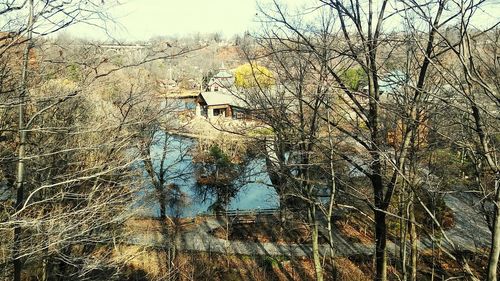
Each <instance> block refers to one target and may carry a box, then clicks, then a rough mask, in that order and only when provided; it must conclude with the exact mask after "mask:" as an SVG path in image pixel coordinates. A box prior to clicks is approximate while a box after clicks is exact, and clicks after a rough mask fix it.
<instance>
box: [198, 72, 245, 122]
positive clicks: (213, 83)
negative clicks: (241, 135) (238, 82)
mask: <svg viewBox="0 0 500 281" xmlns="http://www.w3.org/2000/svg"><path fill="white" fill-rule="evenodd" d="M208 90H209V91H207V92H203V93H200V94H199V95H198V97H197V98H196V116H201V117H205V118H213V117H228V118H233V119H241V118H244V116H245V115H246V112H247V110H246V109H245V108H246V107H245V104H244V102H243V101H242V100H240V99H238V98H237V97H236V96H235V95H234V93H235V91H236V89H235V88H234V76H233V75H232V74H231V73H230V72H228V71H227V70H225V69H224V66H223V67H222V68H221V69H220V71H219V72H218V73H217V74H215V75H214V76H213V77H212V78H211V79H210V81H209V82H208Z"/></svg>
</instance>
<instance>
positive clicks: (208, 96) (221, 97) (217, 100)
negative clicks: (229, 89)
mask: <svg viewBox="0 0 500 281" xmlns="http://www.w3.org/2000/svg"><path fill="white" fill-rule="evenodd" d="M200 96H201V97H202V98H203V100H204V101H205V102H206V103H207V105H209V106H210V105H223V104H228V105H231V106H237V107H244V103H243V101H241V100H240V99H238V98H237V97H235V96H233V95H231V94H226V93H223V92H203V93H201V94H200Z"/></svg>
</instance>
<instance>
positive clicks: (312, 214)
mask: <svg viewBox="0 0 500 281" xmlns="http://www.w3.org/2000/svg"><path fill="white" fill-rule="evenodd" d="M309 222H311V223H312V248H313V260H314V270H315V271H316V280H317V281H323V267H322V266H321V257H320V254H319V243H318V236H319V229H318V221H317V220H316V208H315V206H314V205H313V206H311V207H310V208H309Z"/></svg>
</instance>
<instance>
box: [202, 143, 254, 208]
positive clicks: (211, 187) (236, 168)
mask: <svg viewBox="0 0 500 281" xmlns="http://www.w3.org/2000/svg"><path fill="white" fill-rule="evenodd" d="M245 166H246V164H245V163H241V164H234V163H232V162H231V160H230V159H229V157H228V156H227V154H225V153H224V151H222V150H221V149H220V147H219V146H217V145H213V146H211V147H210V149H209V151H208V152H207V153H206V154H204V155H202V156H200V157H199V159H198V161H197V163H195V176H196V184H195V192H196V193H197V194H198V196H200V197H201V199H202V201H204V202H205V201H207V200H211V199H212V198H213V199H214V202H213V203H212V205H210V207H209V210H211V211H214V212H216V213H217V212H221V211H224V210H226V208H227V206H228V205H229V202H230V201H231V199H233V198H234V197H235V196H236V195H237V194H238V192H239V190H240V188H241V186H243V184H241V183H240V181H241V180H242V176H243V174H244V170H245Z"/></svg>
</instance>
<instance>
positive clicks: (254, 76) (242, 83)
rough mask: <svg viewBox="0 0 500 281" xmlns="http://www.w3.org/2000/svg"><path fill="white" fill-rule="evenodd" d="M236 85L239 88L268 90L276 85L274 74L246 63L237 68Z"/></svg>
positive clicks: (256, 65)
mask: <svg viewBox="0 0 500 281" xmlns="http://www.w3.org/2000/svg"><path fill="white" fill-rule="evenodd" d="M234 76H235V84H236V86H237V87H238V88H247V89H248V88H254V87H260V88H268V87H270V86H272V85H274V84H275V80H274V75H273V73H272V72H271V71H270V70H269V69H267V68H266V67H264V66H261V65H258V64H254V63H246V64H243V65H240V66H239V67H238V68H236V71H235V73H234Z"/></svg>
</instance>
